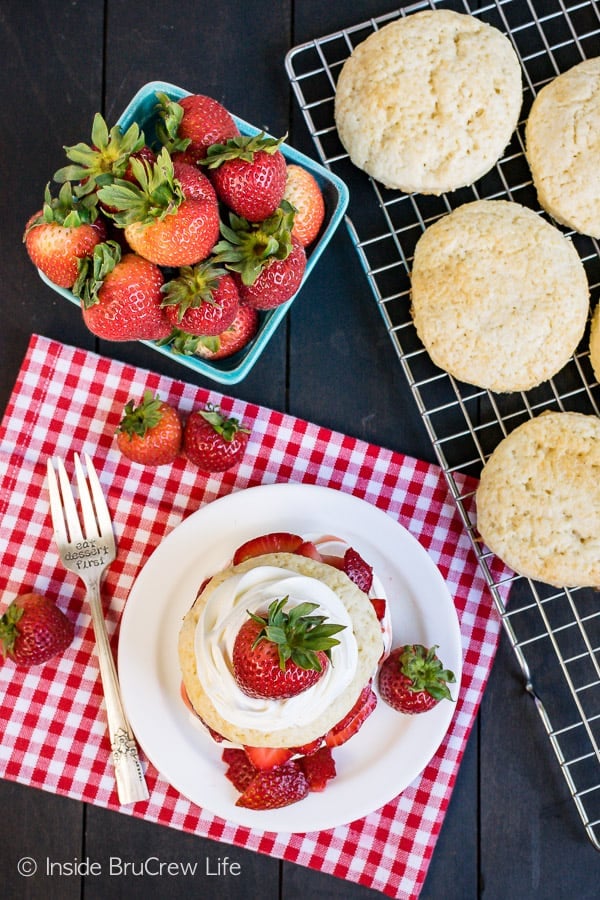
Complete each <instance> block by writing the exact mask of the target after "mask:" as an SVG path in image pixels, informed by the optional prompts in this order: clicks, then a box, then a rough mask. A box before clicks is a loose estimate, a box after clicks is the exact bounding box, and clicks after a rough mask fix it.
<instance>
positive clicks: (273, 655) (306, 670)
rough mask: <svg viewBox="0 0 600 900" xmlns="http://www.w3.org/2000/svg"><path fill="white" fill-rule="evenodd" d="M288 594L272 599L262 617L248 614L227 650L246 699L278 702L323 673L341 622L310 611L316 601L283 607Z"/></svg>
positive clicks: (300, 689) (286, 601)
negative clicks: (335, 621)
mask: <svg viewBox="0 0 600 900" xmlns="http://www.w3.org/2000/svg"><path fill="white" fill-rule="evenodd" d="M288 602H289V597H283V598H282V599H280V600H273V601H272V603H271V604H270V605H269V609H268V612H267V613H266V614H265V615H259V614H256V613H250V612H249V613H248V616H249V618H248V619H247V621H245V622H244V624H243V625H242V627H241V628H240V630H239V631H238V633H237V635H236V637H235V640H234V644H233V651H232V665H233V674H234V678H235V680H236V682H237V684H238V686H239V687H240V688H241V690H242V691H243V692H244V693H245V694H248V696H250V697H266V698H268V699H277V700H281V699H284V698H288V697H294V696H296V695H297V694H300V693H302V692H303V691H305V690H307V689H308V688H310V687H312V686H313V685H314V684H316V683H317V681H319V680H320V679H321V678H322V676H323V675H324V674H325V671H326V670H327V668H328V666H329V663H330V654H331V649H332V648H333V647H335V646H337V645H338V644H339V640H338V639H337V638H336V637H334V635H336V634H338V633H339V632H340V631H342V630H343V629H344V628H345V626H344V625H337V624H336V623H334V622H327V621H326V620H327V617H326V616H323V615H316V614H315V610H317V609H318V608H319V607H318V604H316V603H309V602H305V603H299V604H298V605H296V606H292V607H291V608H290V609H289V611H288V610H286V609H285V607H286V605H287V604H288Z"/></svg>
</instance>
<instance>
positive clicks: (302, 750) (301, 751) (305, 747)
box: [292, 737, 323, 756]
mask: <svg viewBox="0 0 600 900" xmlns="http://www.w3.org/2000/svg"><path fill="white" fill-rule="evenodd" d="M322 743H323V738H322V737H318V738H315V739H314V741H310V742H309V743H308V744H302V745H301V746H300V747H292V752H293V753H297V754H298V755H299V756H310V754H311V753H314V752H315V750H318V749H319V747H320V746H321V744H322Z"/></svg>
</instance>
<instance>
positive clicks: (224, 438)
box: [183, 404, 250, 472]
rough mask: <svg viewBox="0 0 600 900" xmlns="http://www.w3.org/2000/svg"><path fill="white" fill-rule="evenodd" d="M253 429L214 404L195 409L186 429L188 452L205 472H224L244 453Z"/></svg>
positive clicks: (184, 444) (185, 440) (185, 441)
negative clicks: (224, 412)
mask: <svg viewBox="0 0 600 900" xmlns="http://www.w3.org/2000/svg"><path fill="white" fill-rule="evenodd" d="M249 434H250V430H249V429H248V428H245V427H244V425H241V424H240V422H239V420H238V419H235V418H233V417H230V418H228V419H227V418H225V417H224V416H222V415H221V413H220V411H219V410H218V409H216V408H215V407H213V406H211V405H210V404H209V405H208V406H207V407H206V408H205V409H198V410H196V411H195V412H193V413H192V414H191V415H190V416H189V418H188V420H187V422H186V424H185V429H184V433H183V449H184V453H185V455H186V456H187V458H188V459H189V461H190V462H191V463H194V464H195V465H197V466H198V467H199V468H200V469H202V470H203V471H205V472H224V471H225V470H226V469H230V468H231V467H232V466H235V465H236V464H237V463H238V462H239V461H240V460H241V458H242V456H243V455H244V451H245V449H246V444H247V443H248V437H249Z"/></svg>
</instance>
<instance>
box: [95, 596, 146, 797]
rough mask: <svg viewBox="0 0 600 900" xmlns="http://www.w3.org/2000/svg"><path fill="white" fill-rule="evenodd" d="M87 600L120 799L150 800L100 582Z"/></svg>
mask: <svg viewBox="0 0 600 900" xmlns="http://www.w3.org/2000/svg"><path fill="white" fill-rule="evenodd" d="M87 599H88V602H89V604H90V610H91V614H92V625H93V628H94V636H95V638H96V649H97V651H98V662H99V666H100V678H101V680H102V688H103V691H104V699H105V702H106V714H107V719H108V731H109V737H110V743H111V749H112V758H113V763H114V767H115V778H116V782H117V792H118V795H119V801H120V802H121V803H122V804H124V805H125V804H131V803H137V801H138V800H147V799H148V796H149V794H148V788H147V786H146V781H145V778H144V773H143V771H142V766H141V763H140V760H139V756H138V750H137V745H136V743H135V739H134V736H133V732H132V730H131V726H130V725H129V722H128V720H127V716H126V715H125V709H124V707H123V700H122V698H121V688H120V687H119V679H118V676H117V670H116V667H115V661H114V658H113V655H112V650H111V649H110V643H109V640H108V634H107V632H106V625H105V622H104V616H103V614H102V606H101V602H100V585H99V582H97V583H95V584H94V583H93V584H90V585H89V587H88V594H87Z"/></svg>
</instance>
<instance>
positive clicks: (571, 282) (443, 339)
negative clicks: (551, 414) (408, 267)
mask: <svg viewBox="0 0 600 900" xmlns="http://www.w3.org/2000/svg"><path fill="white" fill-rule="evenodd" d="M411 281H412V314H413V319H414V323H415V327H416V329H417V333H418V335H419V337H420V338H421V340H422V342H423V344H424V345H425V348H426V349H427V351H428V352H429V355H430V356H431V358H432V360H433V361H434V362H435V364H436V365H438V366H439V367H440V368H442V369H444V370H445V371H446V372H449V373H450V374H452V375H454V376H455V377H456V378H458V379H459V380H460V381H464V382H466V383H468V384H475V385H478V386H479V387H483V388H489V389H490V390H492V391H497V392H507V391H522V390H528V389H529V388H532V387H535V386H536V385H538V384H540V383H541V382H543V381H546V380H547V379H548V378H551V377H552V376H553V375H554V374H556V372H558V371H559V370H560V369H561V368H562V367H563V366H564V365H565V363H566V362H567V361H568V359H569V358H570V357H571V355H572V354H573V352H574V351H575V349H576V347H577V345H578V343H579V341H580V340H581V338H582V336H583V333H584V330H585V326H586V322H587V317H588V312H589V287H588V282H587V277H586V274H585V269H584V266H583V263H582V262H581V259H580V258H579V256H578V254H577V251H576V250H575V248H574V247H573V245H572V243H571V241H570V240H569V239H568V238H567V237H565V236H564V235H563V234H562V232H561V231H559V229H558V228H555V227H554V226H553V225H551V224H550V223H549V222H547V221H545V220H544V219H543V218H542V217H541V216H539V215H537V214H536V213H534V212H533V211H532V210H530V209H527V208H526V207H524V206H521V205H520V204H518V203H513V202H511V201H508V200H477V201H475V202H473V203H466V204H464V205H463V206H460V207H458V208H457V209H455V210H454V211H453V212H452V213H449V214H448V215H447V216H444V217H443V218H441V219H438V221H437V222H435V223H434V224H433V225H431V226H430V227H429V228H427V229H426V231H425V232H424V234H423V235H422V236H421V238H420V239H419V241H418V243H417V246H416V248H415V254H414V262H413V268H412V274H411Z"/></svg>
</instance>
